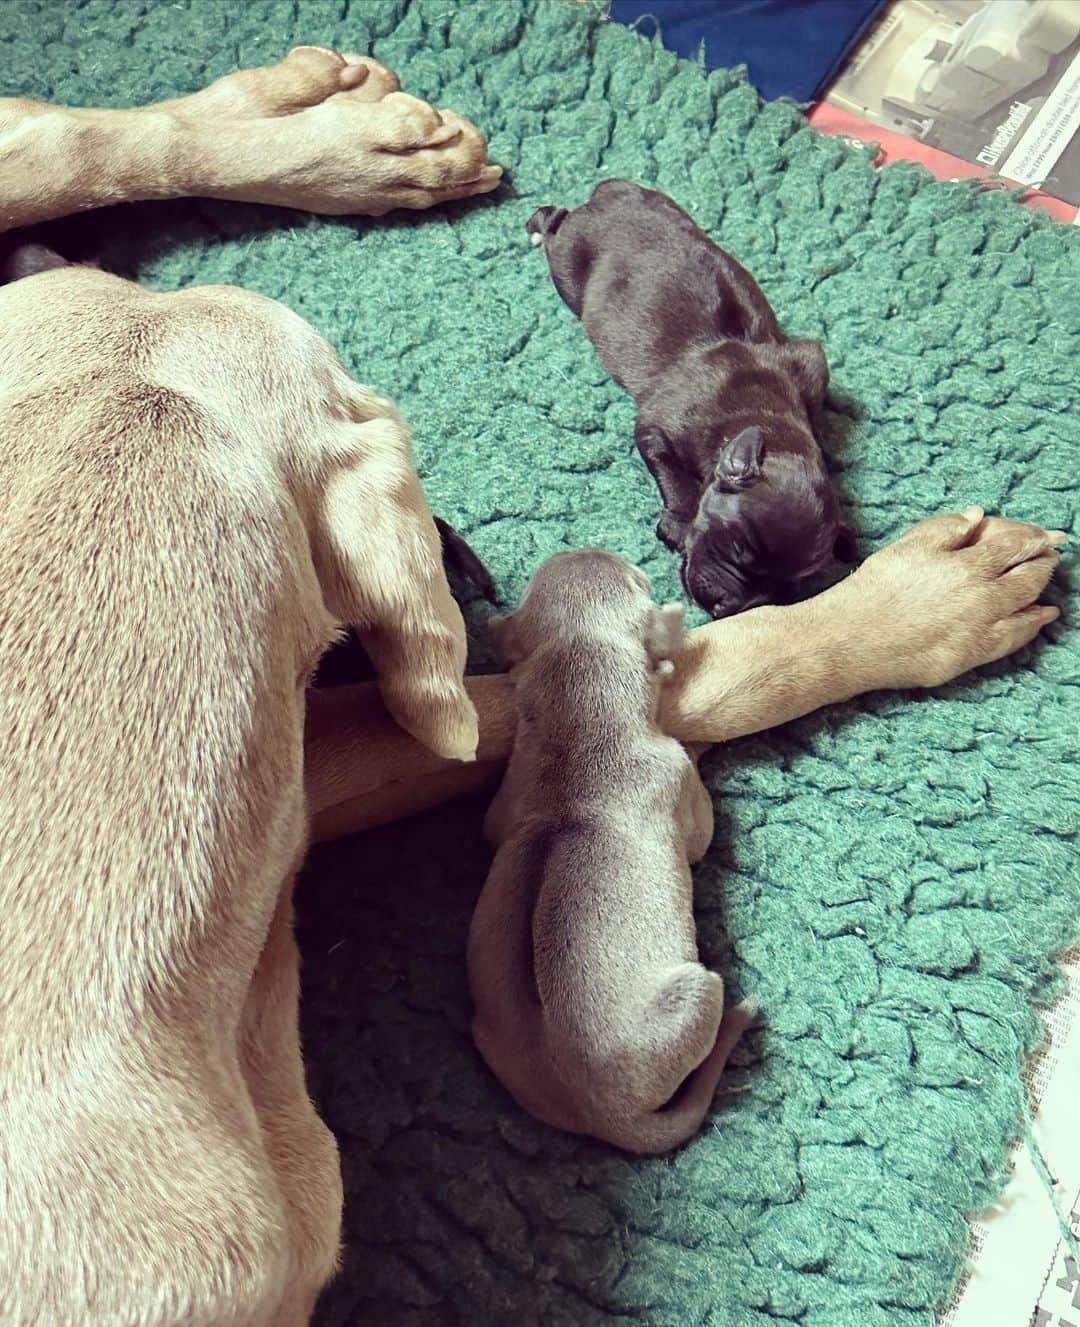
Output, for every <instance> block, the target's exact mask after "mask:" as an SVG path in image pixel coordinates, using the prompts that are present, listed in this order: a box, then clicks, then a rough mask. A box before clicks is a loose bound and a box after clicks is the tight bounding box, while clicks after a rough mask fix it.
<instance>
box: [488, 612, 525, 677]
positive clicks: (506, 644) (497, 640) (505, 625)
mask: <svg viewBox="0 0 1080 1327" xmlns="http://www.w3.org/2000/svg"><path fill="white" fill-rule="evenodd" d="M488 633H489V634H490V636H491V643H492V645H494V646H495V653H496V654H497V655H498V656H499V658H500V659H501V660H502V661H503V663H504V664H506V666H507V667H508V668H513V666H514V665H515V664H519V663H521V661H522V659H524V658H525V651H524V649H523V648H522V644H521V641H520V639H519V637H518V633H517V624H516V623H515V622H514V615H513V613H507V615H506V616H505V617H489V618H488Z"/></svg>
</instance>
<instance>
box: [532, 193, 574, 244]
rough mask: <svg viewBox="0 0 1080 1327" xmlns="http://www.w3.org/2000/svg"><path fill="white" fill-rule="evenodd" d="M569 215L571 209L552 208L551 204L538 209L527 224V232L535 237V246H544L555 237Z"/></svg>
mask: <svg viewBox="0 0 1080 1327" xmlns="http://www.w3.org/2000/svg"><path fill="white" fill-rule="evenodd" d="M569 215H570V210H569V208H565V207H552V205H551V204H550V203H549V204H548V205H547V206H546V207H538V208H537V209H536V211H535V212H534V213H533V214H532V216H531V217H530V218H529V219H528V221H526V223H525V229H526V231H527V232H528V233H529V234H530V235H531V236H532V237H533V241H532V242H533V244H542V243H543V241H544V240H546V239H547V238H548V236H550V235H554V234H555V232H556V231H557V230H558V229H559V227H560V226H561V225H562V223H563V222H564V221H565V220H566V218H567V217H568V216H569Z"/></svg>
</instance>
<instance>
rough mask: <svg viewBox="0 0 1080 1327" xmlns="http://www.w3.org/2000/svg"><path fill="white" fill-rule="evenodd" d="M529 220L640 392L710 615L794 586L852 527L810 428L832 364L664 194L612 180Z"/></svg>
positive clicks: (838, 553)
mask: <svg viewBox="0 0 1080 1327" xmlns="http://www.w3.org/2000/svg"><path fill="white" fill-rule="evenodd" d="M526 229H527V230H528V231H529V232H530V233H531V234H532V235H533V237H534V241H533V242H534V243H542V244H543V246H544V251H545V253H546V255H547V260H548V264H549V265H550V268H551V275H552V278H553V280H554V282H555V286H556V289H557V290H558V292H559V294H560V295H561V296H562V297H563V299H564V300H565V301H566V303H567V304H568V305H569V306H570V308H571V309H572V310H573V311H574V313H576V314H577V316H578V317H579V318H580V319H581V321H582V322H583V323H584V325H585V330H586V332H588V334H589V336H590V338H591V339H592V342H593V344H594V345H595V346H596V349H597V350H598V351H599V354H600V358H601V359H602V360H603V361H604V364H605V365H606V366H607V369H608V372H609V373H611V375H612V376H613V377H614V378H615V379H616V380H617V381H618V382H620V383H621V384H622V385H623V386H624V387H625V388H626V389H627V391H629V392H630V394H631V395H632V396H633V397H634V399H635V401H636V402H637V405H638V417H637V425H636V428H635V432H634V436H635V440H636V441H637V445H638V448H639V449H640V451H641V454H642V456H643V457H644V458H645V463H646V465H648V467H649V469H650V470H651V471H652V474H653V478H654V479H655V480H656V482H657V484H658V485H659V487H660V493H661V496H662V497H663V500H664V508H665V510H664V515H663V517H662V519H661V521H660V525H659V527H658V529H657V534H658V535H659V536H660V538H661V539H662V540H663V541H664V543H666V544H667V545H668V547H669V548H672V549H675V550H677V551H678V552H680V553H681V554H682V558H683V566H682V576H683V583H684V585H685V587H686V592H687V594H689V596H690V597H691V599H693V600H694V601H695V602H696V603H698V604H700V605H701V607H702V608H704V609H705V610H706V612H708V613H711V614H712V615H713V616H714V617H726V616H728V615H729V614H731V613H738V612H741V611H742V610H743V609H746V608H754V607H756V606H757V605H758V604H763V603H770V602H773V601H775V600H777V599H782V598H784V597H786V595H787V593H788V592H789V591H790V589H791V586H792V583H793V582H796V581H800V580H804V579H805V578H806V577H808V576H811V575H813V574H814V573H815V572H817V571H820V570H821V569H822V568H823V567H824V566H826V565H827V564H828V563H829V562H830V561H831V560H832V559H833V558H834V557H839V558H841V559H844V560H850V558H851V557H852V556H853V553H854V541H853V538H852V535H851V532H850V531H849V530H848V529H847V528H846V527H845V526H843V525H842V524H841V522H840V518H839V512H838V507H837V502H836V495H835V494H834V492H833V490H832V487H831V485H830V483H829V478H828V474H827V472H826V469H825V461H824V457H823V456H822V454H821V449H820V448H819V447H818V444H817V441H816V440H815V437H814V428H815V427H816V425H817V424H818V423H819V421H820V417H821V412H822V409H823V406H824V402H825V394H826V391H827V389H828V382H829V369H828V365H827V364H826V362H825V355H824V353H823V352H822V348H821V344H820V342H817V341H789V340H788V339H787V337H786V336H785V335H784V333H783V332H782V331H781V329H780V324H779V323H778V322H777V321H776V315H775V314H774V313H773V311H772V309H771V307H770V306H769V302H768V300H766V298H765V296H764V295H763V294H762V293H761V290H760V289H759V288H758V285H757V283H756V282H755V281H754V279H753V277H752V276H751V275H750V274H749V272H747V271H746V270H745V269H744V268H743V267H741V266H740V265H739V264H738V263H737V262H736V261H735V259H734V258H732V257H731V256H730V254H727V253H725V252H724V251H723V249H721V248H719V247H718V246H717V245H716V244H714V243H713V241H712V240H711V239H710V238H709V237H708V235H706V234H705V232H704V231H703V230H701V229H700V227H698V226H697V225H696V224H695V223H694V221H693V220H692V219H691V218H690V217H689V216H688V215H687V214H686V213H685V212H684V211H683V209H682V208H681V207H679V205H678V204H677V203H675V202H674V201H673V200H672V199H670V198H668V197H667V196H666V195H664V194H661V193H656V192H655V191H653V190H652V189H643V188H642V187H641V186H640V185H638V184H634V183H633V182H632V181H630V180H604V181H602V182H601V183H600V184H598V185H597V186H596V189H595V190H594V191H593V195H592V197H591V198H590V199H589V201H588V202H587V203H585V204H583V206H581V207H578V208H574V209H573V210H572V211H570V210H568V209H567V208H564V207H542V208H540V209H539V210H538V211H537V212H535V213H534V214H533V216H532V217H531V218H530V220H529V221H528V223H527V226H526Z"/></svg>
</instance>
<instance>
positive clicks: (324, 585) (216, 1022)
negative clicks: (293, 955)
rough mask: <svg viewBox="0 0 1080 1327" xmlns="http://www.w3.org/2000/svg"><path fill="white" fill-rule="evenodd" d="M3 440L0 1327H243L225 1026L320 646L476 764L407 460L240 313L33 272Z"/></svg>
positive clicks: (249, 1182) (269, 1183)
mask: <svg viewBox="0 0 1080 1327" xmlns="http://www.w3.org/2000/svg"><path fill="white" fill-rule="evenodd" d="M0 438H2V440H3V448H4V465H3V467H0V549H2V550H3V553H2V557H3V575H2V576H0V806H2V807H3V815H2V816H0V930H2V939H0V953H2V956H3V957H2V967H0V1321H3V1322H4V1323H5V1325H6V1324H16V1325H17V1327H24V1324H42V1327H45V1325H46V1324H47V1327H87V1325H88V1324H91V1323H93V1324H97V1323H106V1322H107V1323H109V1324H110V1327H119V1325H120V1324H131V1327H159V1325H164V1324H174V1323H181V1322H182V1323H184V1324H185V1325H190V1327H225V1324H248V1323H250V1324H264V1323H269V1322H271V1321H272V1320H273V1319H274V1316H275V1314H276V1313H277V1310H278V1306H279V1305H280V1304H281V1303H282V1298H283V1295H284V1294H285V1292H286V1290H287V1282H288V1279H289V1277H290V1275H291V1272H290V1252H289V1238H290V1233H289V1231H288V1229H287V1226H288V1225H289V1222H290V1219H291V1218H290V1212H289V1211H288V1210H287V1205H286V1203H285V1201H284V1198H283V1194H282V1192H281V1189H280V1184H279V1176H278V1174H277V1173H275V1170H274V1167H273V1166H272V1164H271V1161H270V1159H269V1158H268V1155H267V1151H266V1146H265V1141H266V1140H265V1138H264V1135H263V1132H262V1124H261V1119H260V1117H258V1116H257V1115H256V1110H255V1107H254V1106H253V1103H252V1098H251V1095H250V1092H249V1090H248V1085H247V1084H246V1082H245V1079H244V1073H243V1071H242V1069H241V1050H242V1047H241V1044H240V1043H241V1039H242V1036H246V1035H247V1033H246V1032H245V1030H244V1027H243V1026H242V1019H243V1018H244V1016H245V999H246V997H247V993H248V990H249V987H250V985H251V982H252V976H253V972H254V970H255V967H256V963H257V961H258V960H259V956H260V951H261V950H262V948H263V945H264V943H265V942H266V939H267V935H268V931H269V927H270V922H271V917H272V916H273V915H274V913H275V910H276V909H277V908H278V906H279V899H280V898H281V895H282V890H283V888H287V887H288V884H289V880H290V877H291V873H292V871H293V870H294V868H295V866H296V864H297V861H298V858H299V856H300V854H301V853H302V851H303V848H304V844H305V836H306V813H305V806H304V793H303V709H304V689H305V686H306V683H307V681H308V678H309V675H310V672H311V670H312V668H313V667H314V665H315V663H316V661H317V659H318V657H319V655H320V653H321V652H322V650H323V649H324V648H325V646H326V644H327V643H328V641H329V640H330V639H331V638H332V636H333V635H334V634H335V632H336V631H337V629H338V626H339V623H341V622H343V621H348V622H350V623H354V624H357V625H359V626H362V627H364V628H367V629H369V630H370V631H371V632H372V635H371V637H370V641H371V649H372V653H373V655H374V657H375V659H376V663H377V665H378V666H379V667H380V673H381V684H382V685H383V691H384V695H385V696H386V698H387V702H388V704H390V706H391V708H392V709H393V710H394V712H395V714H396V715H397V716H398V717H399V718H400V719H401V721H402V722H404V723H405V724H406V726H408V727H410V728H411V730H412V731H413V732H414V733H415V734H416V735H417V736H419V737H420V738H421V739H422V740H426V741H427V742H428V744H429V745H431V746H433V747H434V748H435V749H437V750H440V751H441V752H442V753H444V754H448V755H460V756H465V757H467V756H468V755H469V753H470V751H471V750H473V749H475V740H476V736H475V731H476V730H475V715H474V713H473V711H472V709H471V706H469V704H468V701H467V699H466V698H465V696H464V692H463V690H462V687H461V668H462V664H463V661H464V631H463V627H462V624H461V619H460V615H459V614H458V613H457V610H456V608H455V606H454V605H453V603H452V601H451V599H450V595H449V590H448V588H447V586H446V583H445V578H444V576H443V574H442V569H441V563H440V559H439V544H438V536H437V534H436V532H435V529H434V526H433V525H432V523H431V517H430V513H428V511H427V508H426V505H425V504H424V502H423V498H422V495H421V494H420V491H419V487H418V484H417V483H416V480H415V474H414V473H413V471H412V468H411V462H410V458H409V454H408V446H407V442H408V440H407V433H405V431H404V428H403V426H402V423H401V420H400V418H399V417H398V416H397V414H396V412H395V411H394V410H393V408H392V407H391V406H390V405H389V403H387V402H385V401H382V400H380V398H378V397H376V396H374V395H373V394H372V393H370V392H368V391H367V390H366V389H364V388H361V387H359V386H358V385H357V384H355V383H353V382H352V381H351V379H349V377H348V375H347V374H346V373H345V372H344V369H343V368H342V367H341V365H340V363H339V362H338V361H337V359H336V357H335V356H334V355H333V354H332V352H331V351H330V349H329V347H328V346H326V345H325V343H324V342H322V341H321V339H320V338H318V337H317V336H316V334H315V333H314V332H313V331H312V330H311V329H310V328H308V327H307V326H306V324H304V323H302V321H301V320H300V319H298V318H295V316H294V315H291V314H289V313H288V312H287V311H286V310H284V309H282V308H280V306H277V305H274V304H272V302H270V301H266V300H261V299H259V298H258V297H255V296H248V295H244V294H243V293H242V292H238V291H228V290H213V289H209V290H196V291H192V292H184V293H181V294H177V295H154V294H151V293H149V292H146V291H143V290H140V289H139V288H137V287H135V286H132V285H130V284H128V283H126V282H122V281H119V280H117V279H115V278H112V277H108V276H105V275H103V274H101V273H97V272H91V271H86V270H73V269H63V270H58V271H54V272H48V273H45V274H43V275H40V276H35V277H33V278H30V279H28V280H26V281H23V282H19V283H16V284H15V285H12V286H10V287H5V288H0ZM361 518H363V519H361ZM388 536H389V538H388ZM393 536H397V537H396V538H394V537H393ZM380 539H381V540H386V541H387V542H388V544H389V548H390V549H392V550H393V552H392V559H391V557H390V553H389V550H388V553H387V554H386V555H383V554H382V552H381V545H380V543H379V542H378V540H380ZM373 587H374V588H373ZM406 660H409V661H411V663H412V667H413V668H414V669H415V672H416V677H415V678H414V676H413V673H412V671H410V668H409V667H408V666H407V665H406V663H405V661H406ZM290 946H291V942H290ZM293 1021H294V1023H295V1018H294V1020H293ZM293 1040H294V1042H295V1033H294V1034H293ZM265 1068H266V1071H267V1072H268V1073H275V1072H284V1073H286V1074H292V1075H295V1072H296V1070H297V1069H298V1066H294V1065H287V1066H285V1065H283V1066H276V1065H267V1066H265ZM299 1082H300V1090H301V1091H302V1076H301V1078H300V1080H299ZM331 1197H332V1195H331ZM331 1238H333V1230H331ZM332 1252H333V1250H332V1248H331V1250H330V1254H331V1256H332ZM323 1275H325V1273H323Z"/></svg>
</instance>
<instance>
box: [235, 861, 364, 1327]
mask: <svg viewBox="0 0 1080 1327" xmlns="http://www.w3.org/2000/svg"><path fill="white" fill-rule="evenodd" d="M299 1002H300V956H299V953H298V951H297V947H296V940H295V938H294V936H293V907H292V883H291V881H290V882H289V883H288V884H287V885H286V887H285V889H284V890H283V891H282V895H281V900H280V902H279V903H278V907H277V911H276V913H275V914H274V920H273V921H272V923H271V925H270V934H269V935H268V936H267V939H266V945H265V947H264V949H263V952H262V954H261V956H260V958H259V965H258V967H257V968H256V970H255V977H254V980H253V981H252V984H251V989H250V991H249V993H248V998H247V1003H246V1005H245V1007H244V1016H243V1023H242V1025H241V1032H240V1063H241V1067H242V1069H243V1072H244V1077H245V1079H246V1080H247V1085H248V1089H249V1091H250V1092H251V1099H252V1101H253V1102H254V1105H255V1112H256V1114H257V1115H258V1117H259V1126H260V1128H261V1130H262V1136H263V1144H264V1146H265V1148H266V1152H267V1155H268V1156H269V1158H270V1162H271V1165H272V1166H273V1167H274V1171H275V1173H276V1175H277V1180H278V1185H279V1187H280V1189H281V1195H282V1198H283V1199H284V1202H285V1208H286V1212H287V1216H288V1228H289V1273H288V1278H287V1285H286V1291H285V1298H284V1299H283V1301H282V1303H281V1307H280V1308H279V1310H278V1312H277V1315H276V1316H275V1317H274V1318H273V1319H272V1327H304V1324H306V1323H307V1321H308V1319H309V1318H310V1316H311V1311H312V1309H313V1308H314V1305H315V1300H316V1299H317V1297H318V1294H319V1291H320V1290H321V1289H322V1287H323V1286H324V1285H325V1284H326V1282H327V1281H328V1280H329V1279H330V1277H331V1276H332V1275H333V1273H334V1271H335V1269H336V1267H337V1261H338V1249H339V1244H340V1237H341V1204H342V1188H341V1166H340V1163H339V1160H338V1149H337V1144H336V1142H335V1141H334V1136H333V1134H332V1133H331V1132H330V1130H329V1129H328V1128H327V1127H326V1125H325V1124H323V1122H322V1120H321V1119H319V1116H318V1114H317V1113H316V1111H315V1107H314V1106H313V1105H312V1102H311V1098H310V1097H309V1096H308V1092H307V1086H306V1084H305V1081H304V1065H303V1059H302V1056H301V1050H300V1030H299V1026H298V1019H299Z"/></svg>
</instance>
